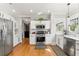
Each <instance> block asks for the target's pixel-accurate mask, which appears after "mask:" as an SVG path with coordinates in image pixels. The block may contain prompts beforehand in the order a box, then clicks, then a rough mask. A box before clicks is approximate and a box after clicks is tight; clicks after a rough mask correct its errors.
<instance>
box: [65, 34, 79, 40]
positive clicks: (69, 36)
mask: <svg viewBox="0 0 79 59" xmlns="http://www.w3.org/2000/svg"><path fill="white" fill-rule="evenodd" d="M64 37H65V38H70V39H74V40H79V35H64Z"/></svg>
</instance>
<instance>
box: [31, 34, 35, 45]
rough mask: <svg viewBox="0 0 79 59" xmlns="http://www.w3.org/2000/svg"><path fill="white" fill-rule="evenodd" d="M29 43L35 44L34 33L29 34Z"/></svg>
mask: <svg viewBox="0 0 79 59" xmlns="http://www.w3.org/2000/svg"><path fill="white" fill-rule="evenodd" d="M30 44H36V35H35V34H30Z"/></svg>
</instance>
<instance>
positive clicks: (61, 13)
mask: <svg viewBox="0 0 79 59" xmlns="http://www.w3.org/2000/svg"><path fill="white" fill-rule="evenodd" d="M13 9H15V11H16V12H12V10H13ZM0 10H3V11H5V12H6V13H8V14H10V15H12V16H15V17H16V16H33V17H34V16H36V15H37V13H38V12H43V13H44V14H48V10H49V11H50V12H51V13H53V14H54V15H55V16H56V17H66V16H67V12H68V7H67V3H12V5H10V4H9V3H0ZM30 10H33V12H32V13H31V12H30ZM77 12H79V4H78V3H73V4H72V3H71V5H70V15H72V14H74V13H77Z"/></svg>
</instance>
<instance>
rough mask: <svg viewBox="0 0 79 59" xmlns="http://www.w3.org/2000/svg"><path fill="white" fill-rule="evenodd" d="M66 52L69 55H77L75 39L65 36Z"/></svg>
mask: <svg viewBox="0 0 79 59" xmlns="http://www.w3.org/2000/svg"><path fill="white" fill-rule="evenodd" d="M65 41H66V42H65V43H66V44H65V45H64V52H65V53H66V54H67V55H69V56H75V42H76V41H75V40H73V39H70V38H65Z"/></svg>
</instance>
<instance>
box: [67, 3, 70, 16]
mask: <svg viewBox="0 0 79 59" xmlns="http://www.w3.org/2000/svg"><path fill="white" fill-rule="evenodd" d="M67 6H68V15H67V18H69V17H70V14H69V11H70V10H69V9H70V8H69V7H70V3H67Z"/></svg>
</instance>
